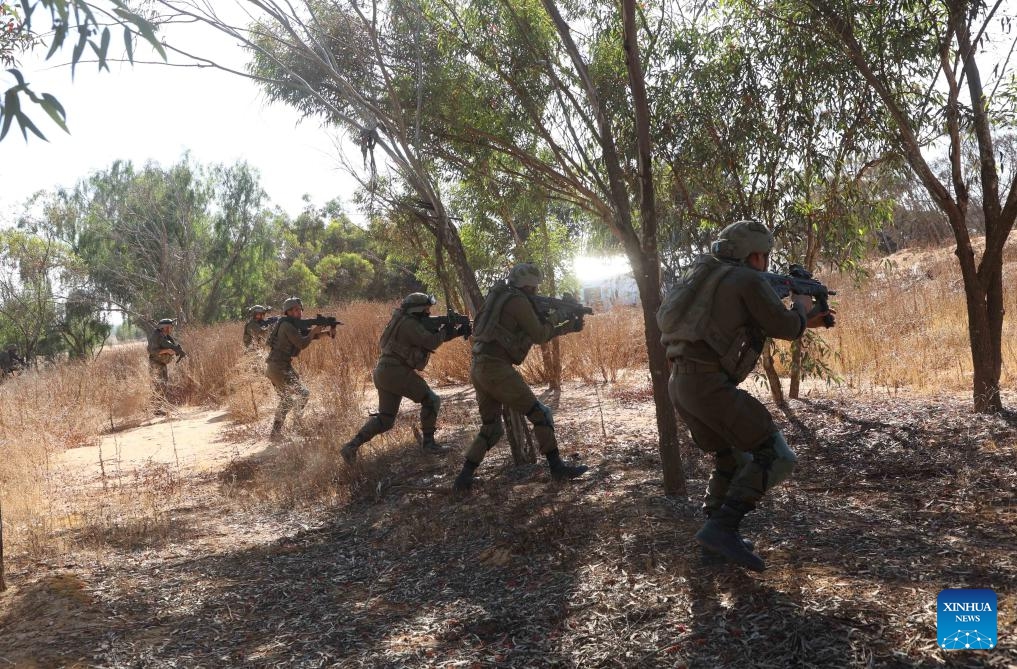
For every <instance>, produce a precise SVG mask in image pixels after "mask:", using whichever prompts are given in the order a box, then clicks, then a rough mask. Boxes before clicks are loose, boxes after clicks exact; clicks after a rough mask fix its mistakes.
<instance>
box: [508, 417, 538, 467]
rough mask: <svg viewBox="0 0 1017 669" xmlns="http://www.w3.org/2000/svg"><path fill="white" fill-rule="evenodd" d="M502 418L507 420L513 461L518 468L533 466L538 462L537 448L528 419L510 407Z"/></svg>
mask: <svg viewBox="0 0 1017 669" xmlns="http://www.w3.org/2000/svg"><path fill="white" fill-rule="evenodd" d="M502 416H503V417H504V419H505V427H506V430H505V433H506V435H507V436H508V442H509V447H510V448H511V449H512V461H513V462H515V463H516V466H520V465H532V464H533V463H535V462H536V461H537V448H536V446H535V445H534V442H533V433H532V432H531V431H530V426H529V424H528V422H527V420H526V418H525V417H524V416H523V414H521V413H519V412H518V411H513V410H512V409H509V408H508V407H505V409H504V410H503V411H502Z"/></svg>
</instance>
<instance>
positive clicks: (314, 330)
mask: <svg viewBox="0 0 1017 669" xmlns="http://www.w3.org/2000/svg"><path fill="white" fill-rule="evenodd" d="M321 334H322V327H321V326H320V325H312V326H311V339H317V338H318V337H320V336H321Z"/></svg>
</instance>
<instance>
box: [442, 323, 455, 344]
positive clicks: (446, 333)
mask: <svg viewBox="0 0 1017 669" xmlns="http://www.w3.org/2000/svg"><path fill="white" fill-rule="evenodd" d="M441 333H442V338H443V339H444V341H452V340H453V339H455V338H456V329H455V328H454V327H452V324H451V323H445V324H444V325H442V326H441Z"/></svg>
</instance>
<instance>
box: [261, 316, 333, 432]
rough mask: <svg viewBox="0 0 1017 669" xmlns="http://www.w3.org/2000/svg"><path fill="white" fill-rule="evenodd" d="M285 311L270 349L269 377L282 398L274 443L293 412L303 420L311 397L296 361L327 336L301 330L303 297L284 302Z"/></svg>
mask: <svg viewBox="0 0 1017 669" xmlns="http://www.w3.org/2000/svg"><path fill="white" fill-rule="evenodd" d="M282 310H283V317H282V318H280V319H279V321H278V322H277V323H276V325H275V327H274V328H273V329H272V332H271V334H269V335H268V346H269V348H270V349H271V351H270V352H269V354H268V365H267V367H266V369H265V375H266V376H267V377H268V378H269V380H270V381H272V385H273V386H275V391H276V393H277V394H278V395H279V407H278V408H277V409H276V411H275V420H273V421H272V434H271V437H270V438H271V439H272V440H277V439H279V438H280V437H281V436H282V428H283V423H285V422H286V414H288V413H289V412H290V410H291V409H292V410H293V411H294V412H295V414H296V415H297V416H298V417H299V416H300V415H301V413H302V412H303V410H304V406H305V405H306V404H307V398H308V396H309V395H310V394H311V393H310V391H308V390H307V388H306V387H305V386H304V384H303V383H301V382H300V376H299V375H298V374H297V372H296V370H295V369H293V358H295V357H297V356H298V355H300V352H301V351H303V350H304V349H305V348H307V347H308V346H310V344H311V342H312V341H314V340H315V339H317V338H318V337H320V336H321V335H322V334H324V332H323V330H322V328H321V326H320V325H314V326H312V327H311V329H310V330H303V329H301V328H299V327H298V323H297V321H299V320H300V319H301V317H302V316H303V315H304V305H303V303H302V302H301V301H300V298H299V297H291V298H289V299H287V300H286V301H285V302H283V305H282Z"/></svg>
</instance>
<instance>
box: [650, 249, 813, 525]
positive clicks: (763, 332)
mask: <svg viewBox="0 0 1017 669" xmlns="http://www.w3.org/2000/svg"><path fill="white" fill-rule="evenodd" d="M697 263H698V264H699V266H703V263H707V264H710V265H712V267H709V268H708V270H709V272H711V273H712V272H718V273H719V275H714V281H713V282H710V281H709V280H706V281H704V282H703V283H702V284H701V285H702V286H703V287H705V290H704V289H700V290H699V292H698V293H697V294H696V295H695V300H696V304H694V305H693V307H692V308H690V311H696V308H697V307H698V310H699V311H702V312H703V314H704V317H705V322H704V323H703V325H702V327H701V330H700V333H701V334H702V339H697V340H689V339H687V337H689V336H692V335H689V334H688V333H685V334H676V333H675V332H674V331H672V332H667V331H665V332H664V334H663V336H662V338H661V343H663V344H664V345H665V346H666V347H667V356H668V359H670V360H671V362H672V373H671V379H670V382H669V384H668V390H669V394H670V396H671V401H672V402H673V403H674V406H675V409H676V410H677V411H678V414H679V415H680V416H681V418H682V420H684V421H685V423H686V424H687V425H688V427H689V431H690V432H691V434H692V438H693V440H694V441H695V442H696V445H697V446H698V447H699V448H701V449H702V450H704V451H706V452H709V453H713V454H714V457H715V460H716V467H715V470H714V472H713V475H712V476H711V478H710V482H709V485H708V489H707V495H706V500H705V503H704V510H705V511H706V513H707V515H710V513H711V512H712V511H715V510H716V509H719V508H720V506H721V505H722V504H723V503H724V502H725V500H728V501H732V500H733V501H735V502H737V503H739V504H741V505H742V508H751V507H752V506H754V505H755V503H756V502H757V501H758V500H759V499H760V497H762V495H763V493H764V492H765V491H766V490H767V489H769V488H771V487H773V486H774V485H776V484H777V483H779V482H780V481H782V480H783V479H785V478H787V476H789V475H790V473H791V469H792V468H793V466H794V462H795V456H794V454H793V453H792V452H791V450H790V449H789V448H788V447H787V444H786V442H784V439H783V437H782V436H781V435H780V432H779V431H778V429H777V426H776V424H775V423H774V421H773V418H772V417H771V416H770V412H769V411H767V409H766V407H765V406H763V404H762V403H761V402H760V401H759V400H757V399H756V398H755V397H753V396H752V395H750V394H749V393H747V392H746V391H744V390H741V389H740V388H738V384H739V383H740V382H741V381H742V380H744V377H745V376H747V374H748V373H749V371H751V369H752V368H753V367H754V366H755V364H756V361H757V360H758V358H759V355H760V353H761V352H762V350H763V344H764V342H765V339H766V337H776V338H778V339H788V340H793V339H797V338H799V337H801V336H802V333H803V332H804V331H805V313H804V312H803V311H802V310H801V309H800V308H798V307H792V308H791V309H787V308H785V306H784V304H783V303H782V302H781V300H780V298H778V297H777V294H776V293H775V292H774V291H773V288H772V287H771V286H770V285H769V284H768V283H767V281H766V280H765V279H764V278H763V277H762V275H761V273H760V272H757V271H755V270H754V269H752V268H750V267H746V266H745V265H742V264H741V263H737V262H734V261H727V260H720V259H717V258H713V257H709V256H707V257H703V258H701V259H699V260H698V261H697ZM693 269H695V266H694V268H693ZM690 271H692V270H690ZM669 298H670V296H669ZM666 304H667V301H665V306H666ZM686 322H687V319H686ZM676 329H677V328H676ZM749 454H751V457H749Z"/></svg>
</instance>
